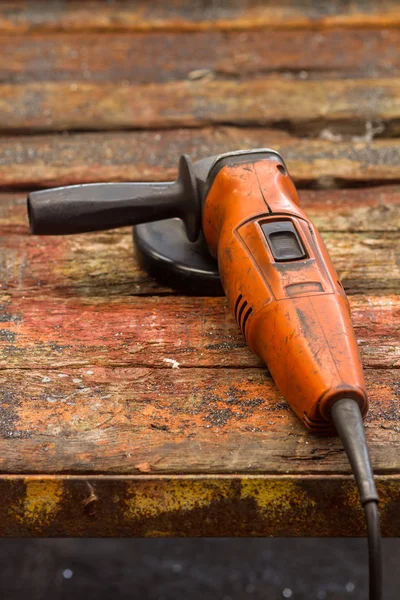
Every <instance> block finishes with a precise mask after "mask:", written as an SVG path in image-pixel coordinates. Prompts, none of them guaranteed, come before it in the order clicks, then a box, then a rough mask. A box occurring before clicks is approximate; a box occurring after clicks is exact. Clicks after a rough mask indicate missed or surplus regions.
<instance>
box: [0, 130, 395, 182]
mask: <svg viewBox="0 0 400 600" xmlns="http://www.w3.org/2000/svg"><path fill="white" fill-rule="evenodd" d="M333 129H334V126H332V125H330V129H329V131H328V136H329V137H330V138H332V135H333V133H332V131H333ZM368 131H369V130H368V129H367V130H366V129H365V124H364V129H363V132H362V135H361V136H350V137H349V136H346V137H343V136H339V138H338V139H336V138H335V139H334V140H332V139H329V140H326V139H311V140H310V139H304V138H298V137H295V136H292V135H289V134H287V133H284V132H281V131H277V130H274V129H265V128H247V127H245V128H241V127H214V128H200V129H176V130H168V131H166V130H158V131H134V132H116V133H110V132H108V133H103V132H102V133H90V134H89V133H87V134H69V135H61V134H58V135H57V134H54V135H41V136H26V135H25V136H18V137H3V138H0V189H1V188H3V189H6V190H9V189H11V188H15V189H27V190H30V191H31V190H34V189H35V188H40V187H54V186H58V185H69V184H73V183H91V182H100V181H129V180H131V181H163V180H173V179H174V178H175V177H176V173H177V164H178V159H179V156H180V155H181V154H189V155H190V157H191V158H192V160H194V161H195V160H199V159H201V158H204V157H206V156H213V155H215V154H220V153H223V152H228V151H229V150H232V148H260V147H265V146H268V147H272V148H275V149H276V150H278V151H279V152H281V154H282V156H283V157H284V159H285V161H286V163H287V166H288V169H289V171H290V174H291V176H292V177H293V179H294V180H295V182H296V184H297V185H298V186H301V187H307V186H308V187H309V186H311V185H313V186H319V187H323V188H329V187H332V186H354V185H368V184H376V183H390V182H394V181H399V179H400V153H399V150H398V142H397V140H393V139H379V140H371V137H370V133H371V132H370V131H369V133H368ZM326 133H327V131H326V130H325V134H326ZM325 134H323V136H322V137H324V135H325Z"/></svg>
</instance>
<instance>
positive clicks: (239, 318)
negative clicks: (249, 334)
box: [237, 300, 247, 328]
mask: <svg viewBox="0 0 400 600" xmlns="http://www.w3.org/2000/svg"><path fill="white" fill-rule="evenodd" d="M246 306H247V300H245V301H244V302H243V304H242V306H241V307H240V310H239V314H238V318H237V322H238V323H239V327H240V328H242V325H241V319H242V314H243V311H244V309H245V308H246Z"/></svg>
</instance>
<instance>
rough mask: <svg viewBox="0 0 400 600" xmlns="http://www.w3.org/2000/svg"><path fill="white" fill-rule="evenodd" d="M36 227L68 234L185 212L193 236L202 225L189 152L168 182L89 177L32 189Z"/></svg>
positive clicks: (39, 230)
mask: <svg viewBox="0 0 400 600" xmlns="http://www.w3.org/2000/svg"><path fill="white" fill-rule="evenodd" d="M27 202H28V216H29V223H30V228H31V232H32V233H33V234H37V235H64V234H71V233H84V232H89V231H101V230H104V229H114V228H117V227H124V226H126V225H137V224H138V223H148V222H150V221H161V220H164V219H171V218H174V217H179V218H181V219H182V220H183V221H184V223H185V225H186V231H187V234H188V238H189V240H190V241H195V240H196V239H197V237H198V234H199V230H200V202H199V194H198V191H197V183H196V177H195V175H194V171H193V167H192V163H191V161H190V159H189V157H187V156H182V157H181V159H180V162H179V177H178V179H177V180H176V181H174V182H171V183H169V182H167V183H133V182H132V183H90V184H85V185H71V186H66V187H59V188H54V189H49V190H41V191H38V192H32V193H31V194H29V196H28V201H27Z"/></svg>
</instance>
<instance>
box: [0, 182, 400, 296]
mask: <svg viewBox="0 0 400 600" xmlns="http://www.w3.org/2000/svg"><path fill="white" fill-rule="evenodd" d="M301 202H302V206H303V207H304V209H305V210H306V212H307V213H308V215H309V216H310V218H311V219H312V221H313V222H314V223H315V224H316V226H317V227H318V229H319V230H320V231H321V233H322V235H323V238H324V240H325V243H326V244H327V246H328V249H329V251H330V253H331V256H332V259H333V261H334V263H335V266H336V268H337V270H338V273H339V275H340V277H341V278H342V281H343V283H344V285H345V288H346V291H347V293H349V294H355V293H358V294H359V293H367V292H369V293H373V294H381V295H384V294H388V293H396V292H397V291H398V286H399V280H400V271H399V265H400V259H399V254H398V252H399V230H400V188H399V187H398V186H391V187H390V186H385V187H377V188H369V189H353V190H346V189H344V190H329V191H328V190H315V191H313V190H302V191H301ZM0 235H1V238H2V244H1V248H0V285H1V287H0V290H2V291H3V292H8V293H12V292H16V293H18V294H19V295H20V294H23V293H25V292H27V291H30V292H31V293H32V294H43V293H46V294H47V293H49V292H51V293H52V294H55V295H56V296H57V297H58V296H61V297H64V298H65V297H76V296H77V297H89V298H90V297H92V296H102V297H104V298H107V297H111V296H132V295H141V296H142V295H149V294H153V295H160V294H170V293H173V290H171V289H169V288H166V287H165V286H159V285H157V283H156V282H154V281H153V280H152V279H151V278H150V277H149V276H148V275H147V274H146V273H144V272H143V271H142V270H141V269H140V268H139V266H138V264H137V262H136V261H135V260H134V255H133V245H132V237H131V231H130V229H129V228H124V229H121V230H118V231H114V232H103V233H97V234H87V235H79V236H65V237H32V236H30V235H29V234H28V223H27V214H26V200H25V197H24V196H23V195H22V196H21V194H14V195H10V194H3V195H0Z"/></svg>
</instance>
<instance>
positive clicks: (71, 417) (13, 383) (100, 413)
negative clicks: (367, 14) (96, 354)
mask: <svg viewBox="0 0 400 600" xmlns="http://www.w3.org/2000/svg"><path fill="white" fill-rule="evenodd" d="M93 362H94V361H93ZM160 363H161V364H162V361H160ZM20 364H22V363H20ZM164 364H165V363H164ZM366 379H367V387H368V391H369V396H370V404H371V407H370V413H369V415H368V418H367V422H366V434H367V438H368V441H369V447H370V451H371V456H372V461H373V466H374V470H375V472H376V473H378V474H390V473H396V472H397V473H398V471H399V469H400V452H399V450H400V428H399V422H400V412H399V406H398V398H399V384H398V370H392V369H386V370H382V369H381V370H379V371H376V370H373V369H366ZM0 381H1V396H2V411H1V421H0V422H1V428H0V470H1V471H2V472H7V473H13V474H18V473H22V474H27V473H38V474H44V473H48V474H56V473H71V474H89V473H91V474H96V473H97V474H101V473H104V474H106V473H108V474H123V475H127V474H140V473H146V474H153V475H159V474H174V473H175V474H197V475H201V474H203V475H205V474H229V473H246V474H247V475H251V474H260V473H264V474H265V473H268V474H275V475H277V474H281V475H283V474H291V475H296V476H297V477H300V476H302V475H309V474H313V475H323V474H330V475H333V474H335V475H338V474H342V473H345V474H350V467H349V465H348V461H347V458H346V455H345V452H344V450H343V448H342V445H341V443H340V441H339V440H338V438H336V437H329V438H326V437H318V436H315V435H312V434H309V433H308V432H307V430H306V429H305V427H304V425H303V424H302V423H301V422H300V421H299V420H298V419H297V417H296V416H295V415H294V413H292V411H291V410H290V409H289V408H288V406H287V404H286V403H285V402H284V401H283V399H282V397H281V396H280V394H279V393H278V392H277V390H276V388H275V385H274V383H273V382H272V380H271V378H270V377H269V376H268V375H267V373H266V371H265V369H254V368H253V369H250V368H247V369H225V368H218V369H213V368H211V369H199V368H191V369H183V368H177V369H174V368H171V365H169V368H168V367H167V366H166V368H161V369H157V368H152V369H148V368H131V367H129V368H122V367H120V368H118V369H115V368H104V367H93V366H91V367H90V368H88V366H81V367H79V368H75V369H71V368H69V367H68V366H66V365H63V367H60V369H57V370H53V369H47V368H46V367H45V366H44V365H42V366H41V367H40V366H39V367H34V368H32V369H20V368H17V369H10V370H6V371H1V372H0Z"/></svg>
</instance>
